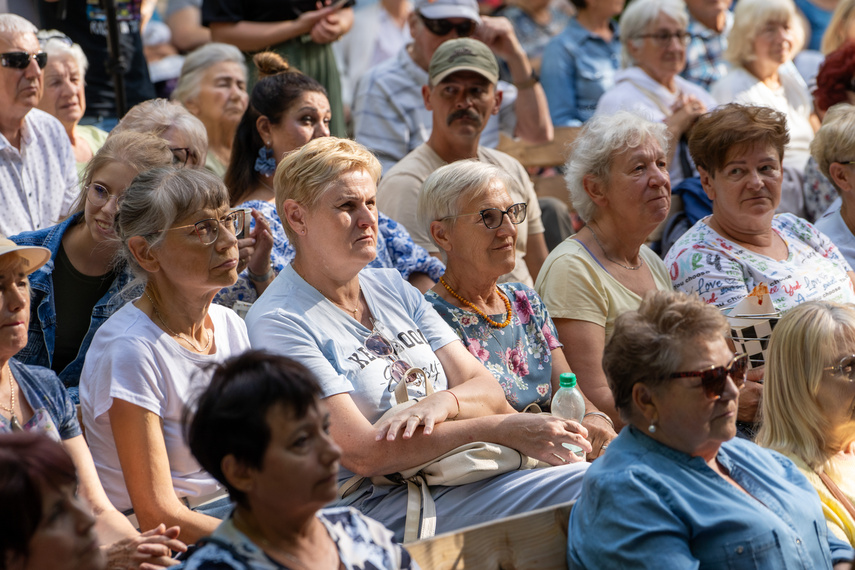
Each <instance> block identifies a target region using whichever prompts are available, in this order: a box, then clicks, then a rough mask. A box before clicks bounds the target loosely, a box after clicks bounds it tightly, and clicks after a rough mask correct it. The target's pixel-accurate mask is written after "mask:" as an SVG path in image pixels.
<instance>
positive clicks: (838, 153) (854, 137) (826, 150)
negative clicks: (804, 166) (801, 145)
mask: <svg viewBox="0 0 855 570" xmlns="http://www.w3.org/2000/svg"><path fill="white" fill-rule="evenodd" d="M810 154H811V156H813V159H814V160H815V161H816V163H817V164H818V165H819V170H820V171H821V172H822V173H823V175H825V177H826V178H828V180H829V181H831V183H832V184H834V187H835V188H837V184H836V183H835V182H834V180H833V179H832V178H831V175H830V174H829V172H828V170H829V167H830V166H831V163H832V162H837V161H840V160H843V161H849V160H855V106H853V105H849V104H847V103H838V104H837V105H834V106H833V107H831V108H830V109H829V110H828V112H827V113H826V114H825V118H824V119H823V120H822V127H821V128H820V129H819V130H818V131H817V133H816V135H814V137H813V141H811V143H810ZM837 190H838V191H840V188H837Z"/></svg>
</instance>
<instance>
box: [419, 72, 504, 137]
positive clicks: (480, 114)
mask: <svg viewBox="0 0 855 570" xmlns="http://www.w3.org/2000/svg"><path fill="white" fill-rule="evenodd" d="M422 95H423V96H424V99H425V107H426V108H427V109H428V110H430V111H433V117H434V118H433V129H434V132H438V133H439V134H440V135H447V136H454V137H466V138H478V137H480V136H481V131H483V130H484V127H485V126H486V125H487V120H488V119H489V118H490V115H495V114H496V113H498V112H499V106H500V105H501V103H502V93H501V92H500V91H496V86H495V85H493V84H492V83H490V80H489V79H487V78H486V77H484V76H483V75H480V74H478V73H475V72H474V71H458V72H456V73H452V74H451V75H449V76H448V77H446V78H445V79H443V80H442V81H440V82H439V83H438V84H437V85H435V86H433V87H430V86H425V87H423V88H422Z"/></svg>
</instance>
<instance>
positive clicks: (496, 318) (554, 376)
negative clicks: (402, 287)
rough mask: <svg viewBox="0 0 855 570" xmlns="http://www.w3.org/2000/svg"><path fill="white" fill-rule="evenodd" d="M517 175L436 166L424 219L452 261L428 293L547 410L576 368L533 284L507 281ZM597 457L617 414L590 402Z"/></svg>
mask: <svg viewBox="0 0 855 570" xmlns="http://www.w3.org/2000/svg"><path fill="white" fill-rule="evenodd" d="M513 184H515V182H514V180H513V179H512V178H511V177H510V176H508V175H507V174H506V173H505V172H504V171H502V170H501V169H499V168H497V167H495V166H493V165H491V164H487V163H482V162H478V161H459V162H455V163H452V164H449V165H446V166H443V167H442V168H440V169H439V170H436V171H435V172H434V173H433V174H431V175H430V177H429V178H428V179H427V180H426V181H425V184H424V187H423V188H422V192H421V194H420V195H419V217H420V218H421V219H422V221H423V223H424V224H425V225H429V226H430V234H431V239H433V241H434V243H436V244H437V246H438V247H439V248H440V251H442V252H443V255H444V257H445V258H446V260H447V263H446V269H445V275H443V276H442V277H441V278H440V280H439V284H437V285H436V286H435V287H434V288H433V289H431V290H430V291H428V292H427V294H426V295H425V297H426V298H427V300H428V301H430V303H431V304H432V305H433V307H434V309H436V311H437V312H438V313H439V314H440V316H441V317H442V318H443V320H445V322H446V323H448V324H449V325H450V326H451V328H452V329H454V331H455V332H456V333H457V335H458V336H459V337H460V340H462V341H463V343H464V344H465V345H466V348H468V349H469V352H471V353H472V354H473V355H474V356H475V357H476V358H478V360H480V361H481V362H482V363H483V364H484V366H486V367H487V369H488V370H489V371H490V372H491V373H492V374H493V376H494V377H495V378H496V380H497V381H498V382H499V384H500V385H501V386H502V389H503V390H504V392H505V398H506V399H507V400H508V403H509V404H510V405H511V406H512V407H513V408H514V409H515V410H517V411H524V410H526V409H527V408H529V407H530V406H532V404H536V405H537V407H538V408H539V409H541V410H544V411H548V410H549V406H550V402H551V401H552V394H553V392H554V391H555V390H557V389H558V379H559V376H560V375H561V374H562V373H564V372H570V366H569V365H568V364H567V359H566V358H565V357H564V353H563V352H562V350H561V349H562V344H561V342H559V340H558V331H556V330H555V325H554V324H553V323H552V319H550V318H549V313H548V312H547V311H546V307H545V306H544V304H543V301H541V299H540V297H539V296H538V295H537V293H535V291H534V289H531V288H530V287H527V286H526V285H524V284H522V283H502V284H501V285H498V284H497V283H498V280H499V278H500V277H501V276H502V275H505V274H507V273H509V272H511V271H512V270H513V268H514V264H515V262H516V259H515V255H514V244H515V242H516V237H517V231H516V224H519V223H520V222H522V221H523V220H524V219H525V215H526V204H525V202H521V203H518V204H514V203H513V200H512V199H511V196H510V194H509V193H508V190H507V189H508V188H510V187H512V185H513ZM585 410H586V414H585V419H584V421H583V422H582V425H584V426H585V428H586V429H587V430H588V439H589V441H590V442H591V447H592V448H593V451H592V453H591V454H590V455H589V458H590V459H593V458H595V457H597V456H599V454H600V453H601V451H604V450H605V447H606V446H607V445H608V442H609V441H611V440H612V439H614V438H615V437H616V436H617V434H616V433H615V432H614V426H613V425H612V422H611V419H610V418H609V417H608V416H607V415H606V414H603V413H601V412H599V411H598V410H597V408H596V407H594V405H593V404H592V403H591V402H590V401H586V403H585Z"/></svg>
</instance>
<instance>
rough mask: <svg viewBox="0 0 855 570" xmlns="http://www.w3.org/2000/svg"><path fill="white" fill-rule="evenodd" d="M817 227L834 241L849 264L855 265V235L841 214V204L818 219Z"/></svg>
mask: <svg viewBox="0 0 855 570" xmlns="http://www.w3.org/2000/svg"><path fill="white" fill-rule="evenodd" d="M816 229H818V230H819V231H821V232H822V233H824V234H825V235H826V236H827V237H828V239H830V240H831V241H832V242H834V245H836V246H837V249H838V250H839V251H840V254H841V255H843V257H845V258H846V261H848V262H849V265H852V266H855V235H852V231H851V230H850V229H849V227H848V226H847V225H846V222H844V221H843V216H841V215H840V204H838V205H837V208H836V209H831V210H830V211H828V212H826V213H825V214H824V215H823V216H822V217H821V218H820V219H818V220H817V221H816Z"/></svg>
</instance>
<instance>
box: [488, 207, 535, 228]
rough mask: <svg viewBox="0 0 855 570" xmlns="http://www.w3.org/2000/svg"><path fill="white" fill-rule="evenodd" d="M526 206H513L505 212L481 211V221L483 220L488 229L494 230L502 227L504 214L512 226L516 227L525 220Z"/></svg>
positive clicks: (496, 210) (498, 210) (491, 209)
mask: <svg viewBox="0 0 855 570" xmlns="http://www.w3.org/2000/svg"><path fill="white" fill-rule="evenodd" d="M525 212H526V205H525V204H524V203H519V204H514V205H513V206H511V207H510V208H508V209H507V210H504V211H503V210H500V209H498V208H487V209H486V210H481V212H480V213H481V219H482V220H484V225H485V226H487V228H488V229H491V230H494V229H496V228H498V227H499V226H501V225H502V221H503V219H504V216H505V214H507V216H508V219H509V220H510V221H511V223H512V224H514V225H516V224H519V223H522V222H523V221H524V220H525Z"/></svg>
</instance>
